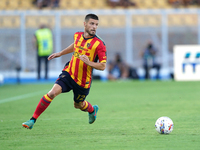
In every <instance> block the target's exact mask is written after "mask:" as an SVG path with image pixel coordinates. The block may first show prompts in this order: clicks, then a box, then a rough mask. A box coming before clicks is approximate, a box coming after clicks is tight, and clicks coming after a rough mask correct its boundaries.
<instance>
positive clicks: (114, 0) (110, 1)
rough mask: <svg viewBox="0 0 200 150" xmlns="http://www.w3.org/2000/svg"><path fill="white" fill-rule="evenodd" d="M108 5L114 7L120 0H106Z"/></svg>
mask: <svg viewBox="0 0 200 150" xmlns="http://www.w3.org/2000/svg"><path fill="white" fill-rule="evenodd" d="M107 2H108V5H109V6H110V7H112V8H115V7H117V6H119V5H120V0H108V1H107Z"/></svg>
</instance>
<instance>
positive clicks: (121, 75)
mask: <svg viewBox="0 0 200 150" xmlns="http://www.w3.org/2000/svg"><path fill="white" fill-rule="evenodd" d="M108 71H109V74H108V79H109V80H116V79H127V78H128V76H129V67H128V66H127V65H126V64H125V63H124V62H123V61H122V58H121V55H120V54H119V53H117V54H116V55H115V58H114V60H113V61H112V62H110V63H109V68H108Z"/></svg>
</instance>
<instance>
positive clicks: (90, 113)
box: [74, 100, 99, 124]
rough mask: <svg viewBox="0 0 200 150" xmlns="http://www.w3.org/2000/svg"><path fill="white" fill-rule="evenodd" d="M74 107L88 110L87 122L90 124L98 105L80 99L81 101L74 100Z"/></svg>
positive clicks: (94, 117)
mask: <svg viewBox="0 0 200 150" xmlns="http://www.w3.org/2000/svg"><path fill="white" fill-rule="evenodd" d="M74 107H75V108H77V109H80V110H81V111H85V112H88V116H89V124H92V123H93V122H94V121H95V120H96V117H97V112H98V110H99V107H98V106H97V105H94V106H92V105H91V104H90V103H89V102H88V101H85V100H84V101H82V102H79V103H77V102H74Z"/></svg>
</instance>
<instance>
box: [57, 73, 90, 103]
mask: <svg viewBox="0 0 200 150" xmlns="http://www.w3.org/2000/svg"><path fill="white" fill-rule="evenodd" d="M55 83H56V84H58V85H60V86H61V87H62V93H65V92H69V91H71V90H73V93H74V101H75V102H76V103H79V102H82V101H84V100H85V98H86V96H87V95H88V94H89V91H90V88H88V89H85V88H83V87H81V86H80V85H78V84H77V83H76V82H75V81H74V80H73V79H72V78H71V76H70V74H69V73H68V72H66V71H63V72H62V73H61V74H60V75H59V77H58V79H57V80H56V82H55Z"/></svg>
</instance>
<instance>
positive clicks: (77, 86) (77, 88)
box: [22, 14, 107, 129]
mask: <svg viewBox="0 0 200 150" xmlns="http://www.w3.org/2000/svg"><path fill="white" fill-rule="evenodd" d="M98 24H99V19H98V16H97V15H95V14H88V15H86V16H85V21H84V32H76V33H75V34H74V42H73V43H72V44H71V45H69V46H68V47H67V48H65V49H64V50H62V51H60V52H58V53H53V54H51V55H50V56H49V57H48V60H51V59H54V58H57V57H60V56H62V55H65V54H69V53H72V52H73V55H72V58H71V60H70V62H68V63H67V64H66V66H65V68H64V69H63V70H62V73H61V74H60V75H59V77H58V79H57V80H56V82H55V84H54V86H53V87H52V89H51V90H50V91H49V92H48V93H47V94H45V95H44V96H43V97H42V98H41V99H40V102H39V104H38V105H37V107H36V109H35V112H34V113H33V116H32V118H31V119H30V120H28V121H26V122H24V123H22V126H23V127H25V128H27V129H32V128H33V125H34V123H35V122H36V120H37V119H38V117H39V116H40V115H41V114H42V113H43V112H44V110H45V109H46V108H47V107H48V106H49V104H50V103H51V102H52V100H53V99H54V98H55V97H56V96H57V95H59V94H60V93H65V92H69V91H70V90H73V93H74V107H75V108H77V109H80V110H82V111H85V112H88V115H89V123H90V124H92V123H93V122H94V121H95V120H96V117H97V116H96V115H97V111H98V109H99V108H98V106H97V105H93V106H92V105H91V104H90V103H89V102H88V101H86V100H85V99H86V96H87V95H88V94H89V90H90V85H91V80H92V69H93V68H94V69H98V70H104V69H105V68H106V60H107V56H106V46H105V44H104V42H103V41H102V40H101V39H100V38H99V37H98V36H97V35H96V30H97V27H98Z"/></svg>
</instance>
